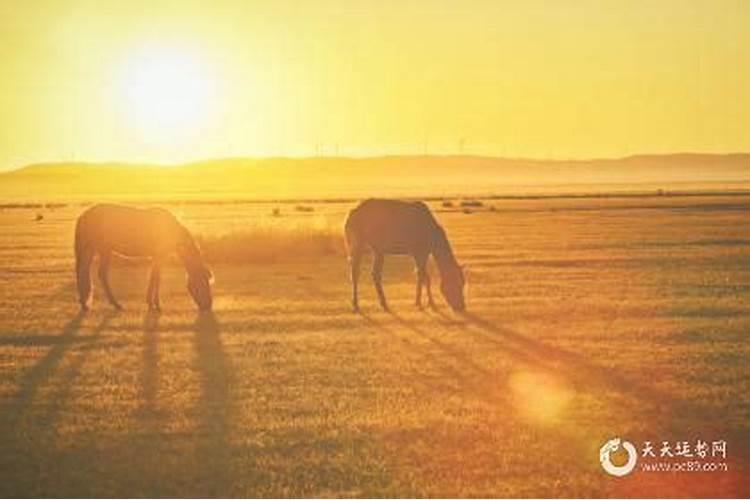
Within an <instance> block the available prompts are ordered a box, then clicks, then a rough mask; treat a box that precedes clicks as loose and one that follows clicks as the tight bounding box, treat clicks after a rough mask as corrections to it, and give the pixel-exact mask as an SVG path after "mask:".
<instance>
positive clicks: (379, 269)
mask: <svg viewBox="0 0 750 500" xmlns="http://www.w3.org/2000/svg"><path fill="white" fill-rule="evenodd" d="M383 263H384V257H383V254H382V253H380V252H375V260H374V261H373V263H372V281H373V283H375V291H376V292H378V300H380V306H381V307H382V308H383V310H384V311H388V303H387V302H386V300H385V292H383Z"/></svg>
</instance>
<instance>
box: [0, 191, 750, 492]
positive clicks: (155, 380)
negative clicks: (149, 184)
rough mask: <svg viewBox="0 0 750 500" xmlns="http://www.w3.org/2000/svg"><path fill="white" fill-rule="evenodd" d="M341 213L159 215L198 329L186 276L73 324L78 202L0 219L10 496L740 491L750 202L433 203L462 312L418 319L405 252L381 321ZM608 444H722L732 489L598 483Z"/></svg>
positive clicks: (130, 277)
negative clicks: (358, 279) (167, 219)
mask: <svg viewBox="0 0 750 500" xmlns="http://www.w3.org/2000/svg"><path fill="white" fill-rule="evenodd" d="M354 204H355V203H354V202H325V203H324V202H309V203H302V205H301V206H300V203H299V202H298V203H286V204H284V203H270V202H268V203H239V202H238V203H222V204H211V203H172V204H169V203H167V204H165V206H166V207H167V208H170V209H172V210H173V211H174V212H175V213H176V214H178V215H179V216H180V217H181V218H182V220H183V221H184V222H185V224H186V225H187V226H188V227H189V228H191V230H193V231H194V232H195V234H196V235H197V236H198V238H199V241H201V244H202V247H203V249H204V252H205V255H206V258H207V260H208V262H209V265H210V266H211V268H212V269H213V272H214V274H215V277H216V282H215V288H214V291H215V304H214V311H213V313H211V314H204V315H199V314H198V313H197V311H196V309H195V307H194V305H193V303H192V302H191V301H190V299H189V296H188V294H187V292H186V291H185V283H184V271H183V270H181V269H180V268H179V267H177V266H176V265H171V266H168V268H167V269H166V270H165V272H164V284H163V285H162V304H163V311H162V312H161V313H160V314H158V313H149V312H148V311H147V310H146V306H145V302H144V295H145V290H146V284H147V267H146V266H145V265H144V264H133V263H127V262H116V263H115V269H114V270H113V276H112V285H113V288H114V291H115V293H116V294H117V295H118V297H119V298H120V299H121V301H122V303H123V305H124V307H125V309H124V311H122V312H116V311H113V310H112V309H111V308H110V307H109V305H108V304H107V303H106V301H105V300H104V299H103V296H102V295H101V289H100V287H98V286H97V287H96V294H95V302H94V306H93V309H92V310H91V311H90V312H89V313H87V314H85V315H81V314H79V311H78V304H77V301H76V294H75V285H74V276H73V253H72V236H73V225H74V221H75V217H76V216H77V214H78V213H80V211H82V210H83V208H84V207H83V206H82V205H78V204H67V205H64V204H63V205H59V206H52V207H49V208H45V207H41V208H38V207H34V208H28V207H26V208H24V207H22V206H21V207H6V208H5V209H3V210H0V228H2V230H0V282H1V283H2V286H1V287H0V444H1V446H2V453H0V496H3V497H7V496H21V497H27V496H53V497H58V496H71V497H77V496H82V497H91V496H98V497H112V496H114V497H117V496H135V497H146V496H149V497H150V496H156V497H169V496H190V497H212V496H229V497H235V496H251V497H255V496H263V497H266V496H274V497H279V496H281V497H286V496H313V497H320V496H354V497H360V496H375V497H380V496H416V497H434V496H470V497H478V496H501V497H502V496H510V497H537V496H543V497H556V496H566V497H592V496H602V497H623V496H637V497H640V496H658V497H674V496H678V497H679V496H697V497H703V496H711V497H722V496H730V497H736V496H747V495H749V494H750V484H749V483H748V479H747V477H750V468H749V467H748V460H749V459H750V365H749V364H748V359H749V358H750V356H749V355H750V342H748V338H747V335H748V333H749V332H750V253H749V250H750V217H749V215H750V213H749V210H750V195H735V196H720V195H705V196H637V197H636V196H634V197H618V196H613V197H591V198H586V197H581V198H549V199H491V200H483V201H482V203H481V204H477V205H479V206H474V207H472V208H470V209H464V208H463V207H461V206H460V204H459V202H458V200H454V204H453V206H444V205H443V203H441V201H440V200H435V201H432V202H430V205H431V207H432V208H433V210H434V211H435V213H436V216H437V217H438V218H439V220H440V221H441V222H442V223H443V224H444V226H445V228H446V230H447V232H448V235H449V238H450V239H451V241H452V242H453V245H454V249H455V252H456V254H457V256H458V259H459V260H460V261H461V262H462V263H463V264H465V266H466V272H467V276H468V282H469V285H468V312H467V313H466V314H463V315H458V314H455V313H453V312H452V311H451V310H450V309H449V308H448V307H447V306H446V305H445V303H444V301H443V300H442V298H440V299H439V300H438V306H437V308H436V309H434V310H430V309H425V310H417V309H416V308H415V307H414V305H413V291H414V281H413V280H414V275H413V270H412V263H411V262H410V261H409V259H408V258H398V257H389V258H387V259H386V267H385V287H386V293H387V295H388V297H389V300H390V305H391V307H392V309H393V312H392V313H386V312H383V311H381V310H380V309H379V307H378V306H377V302H376V299H375V293H374V290H373V289H372V287H371V285H370V281H369V276H368V274H367V273H363V279H362V285H363V286H362V296H361V306H362V313H361V314H354V313H353V312H352V311H351V309H350V304H349V294H350V289H349V282H348V274H347V272H348V271H347V263H346V257H345V254H344V249H343V241H342V237H341V227H342V225H343V221H344V218H345V216H346V213H347V211H348V210H349V209H351V208H353V206H354ZM274 209H278V212H277V213H276V214H274ZM37 215H39V216H40V217H37ZM37 219H39V220H37ZM432 273H433V278H434V281H435V282H436V283H437V281H438V279H437V273H436V270H435V269H434V268H433V270H432ZM435 290H436V291H437V287H436V288H435ZM615 436H621V437H623V438H625V439H628V440H631V441H633V442H635V443H638V444H639V445H640V443H642V442H644V441H653V442H661V441H664V440H668V441H672V442H674V441H680V440H691V441H694V440H695V439H697V438H702V439H704V440H715V439H722V440H726V441H727V443H728V452H727V460H726V462H727V464H728V470H727V471H725V472H722V471H716V472H694V473H688V472H682V473H678V472H661V473H656V472H644V471H639V470H636V471H635V472H634V473H632V474H630V475H628V476H625V477H621V478H617V477H613V476H609V475H607V474H605V473H604V472H603V471H602V469H601V466H600V464H599V447H600V446H601V445H602V444H603V443H604V442H605V441H607V440H608V439H611V438H612V437H615Z"/></svg>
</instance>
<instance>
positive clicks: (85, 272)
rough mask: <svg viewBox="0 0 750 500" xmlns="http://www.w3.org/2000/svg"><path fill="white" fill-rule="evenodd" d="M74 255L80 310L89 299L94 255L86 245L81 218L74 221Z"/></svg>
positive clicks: (86, 304) (84, 307)
mask: <svg viewBox="0 0 750 500" xmlns="http://www.w3.org/2000/svg"><path fill="white" fill-rule="evenodd" d="M75 254H76V285H77V286H78V301H79V302H80V303H81V308H82V309H86V308H87V307H88V303H89V300H90V299H91V259H92V258H93V256H94V254H93V252H92V250H91V248H89V245H88V244H87V243H86V236H85V234H84V230H83V227H82V224H81V218H79V219H78V221H76V233H75Z"/></svg>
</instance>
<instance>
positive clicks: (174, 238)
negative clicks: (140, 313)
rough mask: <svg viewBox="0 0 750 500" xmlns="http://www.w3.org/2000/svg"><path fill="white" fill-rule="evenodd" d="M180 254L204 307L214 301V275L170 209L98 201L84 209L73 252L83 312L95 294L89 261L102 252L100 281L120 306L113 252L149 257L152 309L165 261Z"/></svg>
mask: <svg viewBox="0 0 750 500" xmlns="http://www.w3.org/2000/svg"><path fill="white" fill-rule="evenodd" d="M173 253H176V254H177V255H178V257H179V259H180V261H181V262H182V264H183V266H184V267H185V270H186V272H187V289H188V291H189V292H190V295H191V296H192V298H193V301H194V302H195V303H196V305H197V306H198V308H199V309H200V310H201V311H209V310H211V306H212V302H213V300H212V296H211V283H212V282H213V275H212V274H211V271H210V270H209V269H208V268H207V267H206V265H205V263H204V262H203V259H202V257H201V253H200V250H199V249H198V245H197V244H196V242H195V240H194V239H193V237H192V235H191V234H190V231H188V230H187V228H185V226H183V225H182V224H181V223H180V222H179V221H178V220H177V218H176V217H175V216H174V215H172V214H171V213H170V212H169V211H167V210H165V209H162V208H147V209H141V208H134V207H129V206H123V205H110V204H99V205H94V206H92V207H90V208H88V209H86V210H85V211H84V212H83V213H82V214H81V215H80V216H79V217H78V220H77V221H76V227H75V256H76V282H77V285H78V298H79V302H80V304H81V309H82V310H83V311H85V310H87V309H88V307H89V300H90V299H91V291H92V283H91V263H92V261H93V259H94V256H95V255H98V256H99V280H100V282H101V284H102V287H103V288H104V292H105V294H106V296H107V299H108V300H109V302H110V304H112V306H114V307H115V308H116V309H122V306H120V304H119V303H118V302H117V300H116V299H115V297H114V295H113V293H112V289H111V288H110V286H109V266H110V261H111V257H112V255H113V254H117V255H119V256H122V257H126V258H144V257H148V258H150V259H151V273H150V278H149V283H148V290H147V292H146V303H147V304H148V307H149V309H150V310H156V311H158V310H160V309H161V304H160V301H159V287H160V283H161V265H162V263H163V262H164V261H165V260H166V259H167V257H169V255H171V254H173Z"/></svg>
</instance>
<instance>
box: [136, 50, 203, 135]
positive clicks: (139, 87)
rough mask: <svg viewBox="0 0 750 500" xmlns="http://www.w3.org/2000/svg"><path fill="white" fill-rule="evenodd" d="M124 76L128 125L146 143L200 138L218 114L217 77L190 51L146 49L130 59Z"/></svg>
mask: <svg viewBox="0 0 750 500" xmlns="http://www.w3.org/2000/svg"><path fill="white" fill-rule="evenodd" d="M122 80H123V82H122V83H123V89H122V90H123V93H124V96H125V102H124V104H125V110H124V111H125V114H126V116H127V118H128V120H127V121H128V125H129V126H130V127H133V128H135V129H136V130H137V132H138V133H139V134H140V135H141V138H142V140H143V141H144V142H146V143H149V144H157V145H164V146H171V145H176V144H180V143H184V142H185V141H188V140H191V139H193V138H195V137H198V136H199V135H200V134H201V132H202V131H203V130H204V129H205V128H206V127H207V125H208V123H209V121H210V120H211V119H212V118H213V117H214V115H215V114H216V111H217V85H216V79H215V75H214V73H213V72H212V71H211V69H210V68H209V67H208V65H207V63H206V61H204V60H202V59H201V58H200V57H199V56H198V55H197V54H193V53H191V52H190V51H188V50H185V49H181V48H171V47H169V48H164V47H160V48H149V49H147V50H143V51H141V52H140V53H137V54H135V55H134V56H133V57H132V58H131V59H129V60H128V61H127V63H126V65H125V68H124V71H123V79H122Z"/></svg>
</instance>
